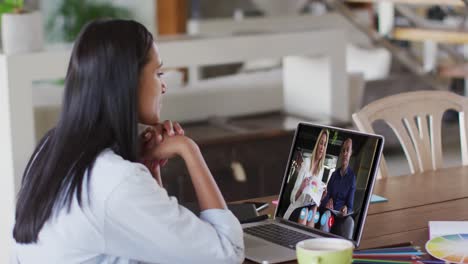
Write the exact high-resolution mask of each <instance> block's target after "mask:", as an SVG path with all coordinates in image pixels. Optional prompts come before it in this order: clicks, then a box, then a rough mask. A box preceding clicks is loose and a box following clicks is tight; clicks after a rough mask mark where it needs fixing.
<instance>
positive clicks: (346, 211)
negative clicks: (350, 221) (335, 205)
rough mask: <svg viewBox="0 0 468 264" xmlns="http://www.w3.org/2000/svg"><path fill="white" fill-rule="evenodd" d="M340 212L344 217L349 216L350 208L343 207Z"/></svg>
mask: <svg viewBox="0 0 468 264" xmlns="http://www.w3.org/2000/svg"><path fill="white" fill-rule="evenodd" d="M340 211H341V213H342V214H343V215H346V214H348V207H347V206H346V205H345V206H343V207H342V208H341V210H340Z"/></svg>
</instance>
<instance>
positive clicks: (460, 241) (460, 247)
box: [426, 234, 468, 263]
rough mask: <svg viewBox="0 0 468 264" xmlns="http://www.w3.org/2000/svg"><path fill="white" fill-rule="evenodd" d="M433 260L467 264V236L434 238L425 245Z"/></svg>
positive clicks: (457, 235)
mask: <svg viewBox="0 0 468 264" xmlns="http://www.w3.org/2000/svg"><path fill="white" fill-rule="evenodd" d="M426 251H427V252H428V253H429V254H431V256H433V257H434V258H437V259H440V260H444V261H447V262H454V263H468V234H456V235H445V236H440V237H435V238H433V239H431V240H429V241H427V243H426Z"/></svg>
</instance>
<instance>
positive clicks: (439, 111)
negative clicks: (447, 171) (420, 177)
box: [353, 91, 468, 178]
mask: <svg viewBox="0 0 468 264" xmlns="http://www.w3.org/2000/svg"><path fill="white" fill-rule="evenodd" d="M467 109H468V99H467V98H466V97H464V96H460V95H457V94H454V93H451V92H446V91H417V92H408V93H401V94H397V95H393V96H389V97H385V98H382V99H380V100H376V101H374V102H372V103H370V104H368V105H367V106H365V107H364V108H363V109H361V110H360V111H359V112H357V113H354V114H353V121H354V124H355V125H356V127H357V128H358V129H359V130H361V131H364V132H368V133H374V130H373V128H372V123H374V122H375V121H377V120H383V121H384V122H386V123H387V124H388V125H389V126H390V127H391V128H392V130H393V132H394V133H395V135H396V136H397V138H398V140H399V141H400V144H401V145H402V147H403V151H404V153H405V155H406V158H407V160H408V164H409V167H410V171H411V173H412V174H414V173H419V172H423V171H427V170H436V169H438V168H441V167H442V166H443V159H442V136H441V130H442V117H443V115H444V113H445V112H446V111H447V110H455V111H457V112H458V114H459V123H460V142H461V156H462V164H463V165H467V164H468V149H467V133H466V131H467V129H468V119H467V117H465V112H466V111H467ZM387 176H388V168H387V164H386V162H385V159H384V158H382V159H381V163H380V168H379V175H378V178H385V177H387Z"/></svg>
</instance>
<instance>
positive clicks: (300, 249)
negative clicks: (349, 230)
mask: <svg viewBox="0 0 468 264" xmlns="http://www.w3.org/2000/svg"><path fill="white" fill-rule="evenodd" d="M353 249H354V245H353V243H351V241H349V240H345V239H339V238H313V239H307V240H304V241H301V242H299V243H297V245H296V255H297V262H298V263H299V264H350V263H352V261H353Z"/></svg>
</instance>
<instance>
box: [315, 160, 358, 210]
mask: <svg viewBox="0 0 468 264" xmlns="http://www.w3.org/2000/svg"><path fill="white" fill-rule="evenodd" d="M340 171H341V168H339V169H337V170H335V171H334V172H333V174H332V176H331V178H330V180H329V181H328V184H327V195H325V197H324V198H323V200H322V206H323V207H325V206H326V205H327V203H328V201H329V200H330V198H333V209H334V210H341V208H343V206H345V205H346V206H347V207H348V212H351V211H353V204H354V193H355V192H356V176H355V175H354V172H353V170H351V168H350V167H349V166H348V168H347V169H346V173H345V175H344V176H341V173H340Z"/></svg>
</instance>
